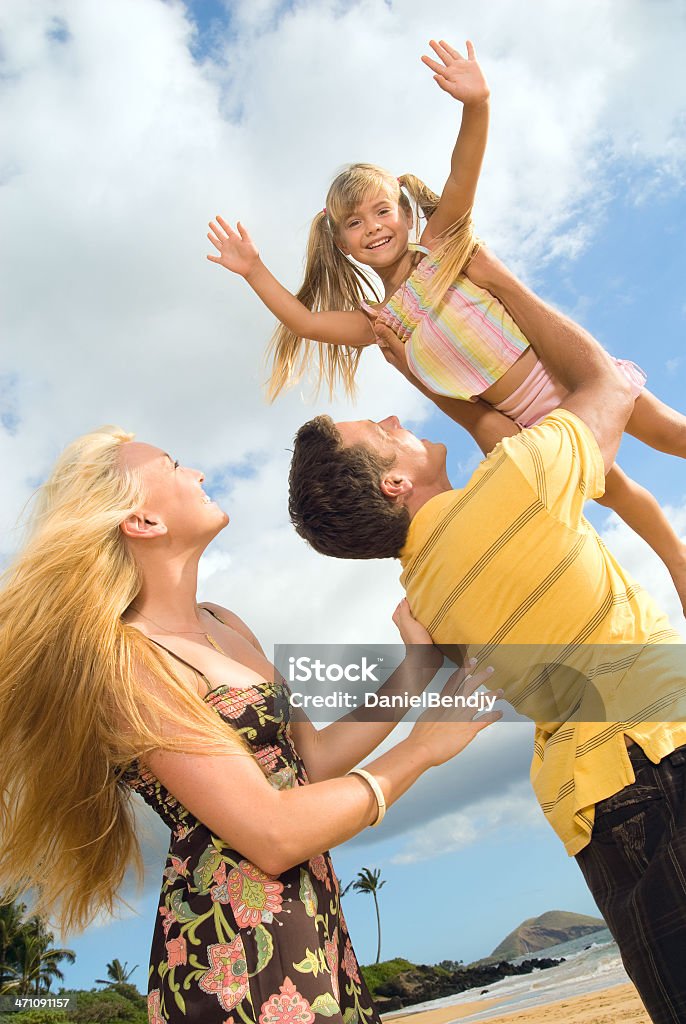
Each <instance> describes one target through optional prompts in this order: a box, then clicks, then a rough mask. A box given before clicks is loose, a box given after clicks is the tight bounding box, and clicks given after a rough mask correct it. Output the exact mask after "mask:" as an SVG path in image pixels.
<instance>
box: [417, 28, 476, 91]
mask: <svg viewBox="0 0 686 1024" xmlns="http://www.w3.org/2000/svg"><path fill="white" fill-rule="evenodd" d="M429 46H430V47H431V49H432V50H433V51H434V53H435V54H436V55H437V56H438V57H440V59H441V60H442V61H443V63H442V64H439V63H438V61H435V60H433V59H432V58H431V57H426V56H424V57H422V61H423V63H424V64H426V66H427V67H428V68H431V70H432V71H433V72H435V74H434V81H436V82H437V83H438V85H439V86H440V87H441V89H443V91H444V92H447V93H449V94H450V95H451V96H452V97H453V98H454V99H456V100H460V101H461V102H462V103H464V105H465V106H468V105H472V104H477V103H485V102H486V100H487V99H488V97H489V95H490V90H489V88H488V85H487V83H486V79H485V78H484V73H483V71H482V70H481V68H480V67H479V64H478V62H477V60H476V56H475V54H474V47H473V46H472V44H471V43H470V41H469V40H467V57H466V58H465V57H463V56H462V54H461V53H459V52H458V51H457V50H453V48H452V46H450V45H449V44H448V43H446V41H445V39H441V40H440V41H439V42H436V41H435V40H434V39H432V40H431V41H430V42H429Z"/></svg>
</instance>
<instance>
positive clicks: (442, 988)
mask: <svg viewBox="0 0 686 1024" xmlns="http://www.w3.org/2000/svg"><path fill="white" fill-rule="evenodd" d="M559 963H562V961H561V960H550V959H547V958H544V959H540V960H525V961H524V963H522V964H510V963H507V961H503V962H501V963H497V964H495V963H489V964H483V965H479V966H475V967H460V968H459V969H458V970H456V971H447V970H445V968H442V967H429V966H426V965H424V964H420V965H418V966H416V967H413V968H412V969H411V970H409V971H401V972H400V973H399V974H396V975H395V977H393V978H391V979H390V980H388V981H385V982H383V983H382V984H380V985H378V986H377V988H376V990H375V991H374V992H373V993H372V994H373V995H374V998H375V1001H376V1003H377V1005H378V1007H379V1010H380V1011H381V1012H382V1013H385V1012H387V1011H389V1010H400V1009H401V1008H402V1007H403V1006H412V1005H413V1004H414V1003H424V1002H427V1001H428V1000H430V999H442V998H443V997H444V996H454V995H458V994H459V993H460V992H466V991H467V989H470V988H478V989H483V988H484V986H488V985H493V984H494V982H496V981H500V979H501V978H509V977H512V976H514V975H519V974H530V973H531V972H532V971H533V970H536V969H537V968H538V969H543V968H546V967H555V966H557V964H559Z"/></svg>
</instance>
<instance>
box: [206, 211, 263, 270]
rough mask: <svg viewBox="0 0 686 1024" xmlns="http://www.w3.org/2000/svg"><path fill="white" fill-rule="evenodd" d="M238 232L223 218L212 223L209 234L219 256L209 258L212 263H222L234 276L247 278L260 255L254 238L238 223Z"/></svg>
mask: <svg viewBox="0 0 686 1024" xmlns="http://www.w3.org/2000/svg"><path fill="white" fill-rule="evenodd" d="M236 227H237V228H238V231H235V230H234V229H233V228H232V227H231V225H230V224H227V222H226V221H225V220H224V219H223V218H222V217H217V221H216V223H215V221H213V220H212V221H210V230H209V231H208V232H207V237H208V238H209V240H210V242H211V243H212V245H213V246H214V247H215V249H218V250H219V256H208V257H207V258H208V260H210V262H211V263H220V264H221V266H222V267H226V269H227V270H232V271H233V273H234V274H240V275H241V277H247V276H248V274H249V273H250V271H251V270H254V268H255V267H256V266H257V263H258V261H259V258H260V254H259V252H258V251H257V246H256V245H255V243H254V242H253V240H252V238H251V237H250V235H249V234H248V232H247V231H246V230H245V228H244V227H243V225H242V224H241V223H240V221H238V223H237V224H236Z"/></svg>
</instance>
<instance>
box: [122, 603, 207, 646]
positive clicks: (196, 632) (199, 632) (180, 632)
mask: <svg viewBox="0 0 686 1024" xmlns="http://www.w3.org/2000/svg"><path fill="white" fill-rule="evenodd" d="M129 607H130V608H131V609H133V611H134V612H136V614H137V615H142V616H143V618H144V619H147V620H148V622H152V624H153V626H157V628H158V629H161V630H162V631H163V632H164V633H167V634H168V635H169V636H174V635H175V634H176V635H177V636H204V637H205V639H206V640H207V642H208V644H210V646H212V647H214V649H215V651H219V653H220V654H223V655H224V656H225V657H226V656H227V655H226V651H224V650H222V648H221V647H220V646H219V644H218V643H217V641H216V640H215V639H214V637H213V636H212V635H211V634H210V633H206V632H205V630H204V629H175V630H173V629H167V628H166V626H163V625H162V624H161V623H160V622H155V620H154V619H151V618H150V616H149V615H146V614H145V612H142V611H140V609H138V608H136V606H135V605H133V604H132V605H129Z"/></svg>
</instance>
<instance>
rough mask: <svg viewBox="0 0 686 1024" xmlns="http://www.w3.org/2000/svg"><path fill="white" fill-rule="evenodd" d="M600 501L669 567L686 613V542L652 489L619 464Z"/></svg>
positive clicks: (615, 466) (611, 473)
mask: <svg viewBox="0 0 686 1024" xmlns="http://www.w3.org/2000/svg"><path fill="white" fill-rule="evenodd" d="M652 397H653V396H652V395H651V398H652ZM638 401H641V399H637V403H636V404H638ZM655 401H657V399H655ZM665 408H666V407H665ZM677 415H678V414H677ZM674 454H677V453H676V452H674ZM596 501H597V502H598V504H599V505H603V506H605V507H607V508H611V509H613V510H614V511H615V512H616V513H617V515H618V516H619V517H620V519H623V520H624V522H625V523H626V524H627V526H630V527H631V529H632V530H633V531H634V533H637V534H638V535H639V537H642V538H643V540H644V541H646V543H647V544H649V545H650V547H651V548H652V549H653V551H654V552H655V554H656V555H659V557H660V558H661V559H662V561H663V562H664V563H665V565H666V566H667V568H668V569H669V573H670V576H671V577H672V579H673V581H674V586H675V587H676V590H677V593H678V594H679V599H680V600H681V606H682V608H683V610H684V614H685V615H686V544H684V543H683V542H682V541H681V540H680V539H679V537H678V536H677V534H676V533H675V532H674V529H673V527H672V525H671V524H670V522H669V521H668V519H667V517H666V516H665V514H664V512H663V511H662V509H661V508H660V505H659V504H658V502H657V500H656V499H655V498H654V497H653V495H652V494H651V493H650V491H647V490H646V489H645V487H641V485H640V484H637V483H636V481H635V480H632V479H631V478H630V477H628V476H627V475H626V473H625V472H624V470H622V469H620V468H619V466H618V465H616V464H615V465H614V466H613V467H612V469H611V470H610V472H609V473H608V474H607V477H606V479H605V494H604V495H603V497H602V498H597V499H596Z"/></svg>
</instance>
